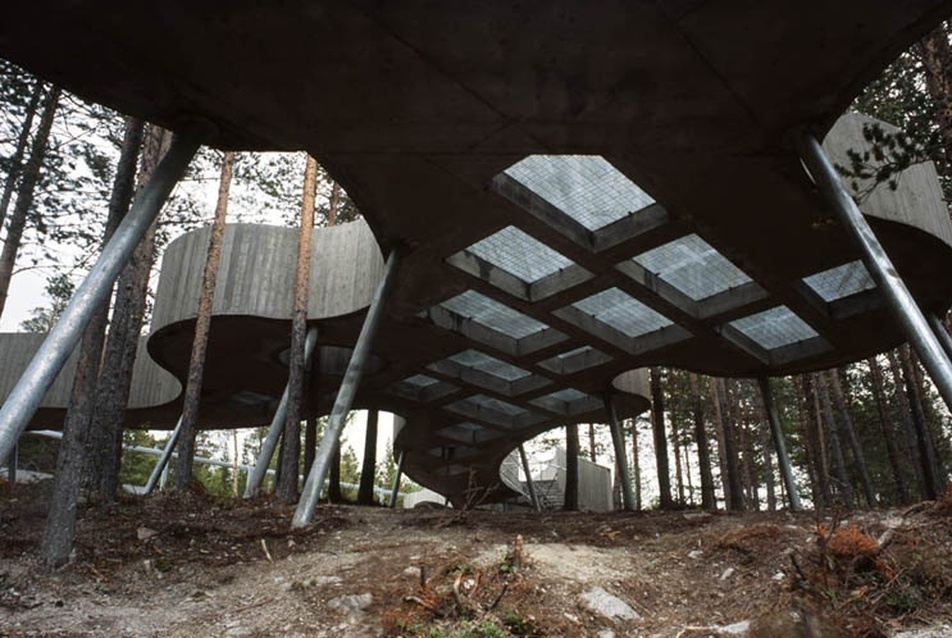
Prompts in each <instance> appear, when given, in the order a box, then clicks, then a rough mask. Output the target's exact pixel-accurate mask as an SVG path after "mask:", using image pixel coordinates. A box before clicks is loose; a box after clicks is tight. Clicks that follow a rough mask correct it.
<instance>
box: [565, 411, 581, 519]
mask: <svg viewBox="0 0 952 638" xmlns="http://www.w3.org/2000/svg"><path fill="white" fill-rule="evenodd" d="M580 453H581V449H580V446H579V441H578V424H576V423H571V424H569V425H566V426H565V498H564V500H563V501H562V509H564V510H566V511H569V512H574V511H577V510H578V457H579V454H580Z"/></svg>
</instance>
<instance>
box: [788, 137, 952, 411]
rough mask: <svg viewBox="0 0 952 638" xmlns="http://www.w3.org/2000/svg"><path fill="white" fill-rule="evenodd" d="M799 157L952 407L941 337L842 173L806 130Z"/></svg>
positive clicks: (950, 369) (951, 369) (950, 374)
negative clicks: (847, 231) (918, 303)
mask: <svg viewBox="0 0 952 638" xmlns="http://www.w3.org/2000/svg"><path fill="white" fill-rule="evenodd" d="M798 149H799V151H800V156H801V157H802V158H803V161H804V163H805V164H806V166H807V168H808V169H809V171H810V174H811V175H812V176H813V179H814V181H816V184H817V186H819V188H820V192H821V193H822V194H823V196H824V197H825V198H826V199H827V201H828V203H829V204H830V207H831V208H832V209H833V211H834V212H835V213H836V215H837V217H838V218H839V221H840V223H841V224H843V226H845V227H846V228H847V229H848V230H849V231H850V233H851V234H852V235H853V238H854V239H855V240H856V242H857V243H858V244H859V247H860V249H861V252H862V254H863V263H864V264H866V268H867V270H869V274H870V275H872V277H873V280H874V281H875V282H876V285H877V286H879V288H880V290H882V291H883V294H885V296H886V300H887V302H888V304H889V308H890V309H891V310H892V313H893V316H894V317H895V319H896V320H897V321H899V324H900V326H901V327H902V329H903V330H904V332H905V333H906V338H907V339H908V340H909V343H910V344H911V345H912V347H913V348H915V350H916V353H917V354H918V355H919V358H920V359H921V360H922V364H923V365H924V366H925V367H926V370H928V371H929V375H930V376H931V377H932V380H933V382H934V383H935V385H936V388H938V390H939V394H941V395H942V399H943V400H944V401H945V404H946V406H948V407H949V409H950V410H952V362H950V361H949V357H948V356H946V354H945V351H944V350H943V349H942V346H941V345H940V344H939V341H938V339H937V338H936V336H935V334H934V333H933V332H932V329H931V328H930V327H929V322H928V321H926V318H925V317H924V316H923V314H922V311H921V310H920V309H919V306H918V305H917V304H916V300H915V299H914V298H913V296H912V294H910V292H909V290H908V289H907V288H906V284H905V283H903V281H902V279H901V278H900V277H899V273H897V272H896V268H895V266H893V263H892V261H891V260H890V259H889V256H888V255H887V254H886V251H885V250H883V247H882V245H881V244H880V243H879V240H878V239H876V235H875V234H874V233H873V229H872V228H870V226H869V223H868V222H867V221H866V218H865V217H863V213H862V212H861V211H860V210H859V207H858V206H857V205H856V202H854V201H853V198H852V197H850V195H849V193H848V192H847V191H846V189H845V188H844V187H843V184H842V182H840V179H839V176H838V175H837V174H836V171H835V170H834V168H833V165H832V164H830V160H829V159H828V158H827V157H826V154H825V153H824V152H823V147H822V146H820V143H819V142H817V141H816V138H814V137H813V136H812V135H809V134H807V133H803V134H801V135H800V137H799V138H798Z"/></svg>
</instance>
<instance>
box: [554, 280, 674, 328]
mask: <svg viewBox="0 0 952 638" xmlns="http://www.w3.org/2000/svg"><path fill="white" fill-rule="evenodd" d="M572 307H573V308H575V309H577V310H579V311H581V312H583V313H585V314H587V315H590V316H591V317H593V318H594V319H596V320H597V321H599V322H601V323H603V324H605V325H607V326H610V327H612V328H614V329H615V330H617V331H618V332H620V333H622V334H623V335H625V336H626V337H632V338H634V337H639V336H641V335H643V334H647V333H649V332H654V331H655V330H660V329H661V328H665V327H667V326H670V325H672V324H673V322H672V321H671V320H670V319H668V318H667V317H665V316H664V315H662V314H661V313H658V312H655V311H654V310H652V309H651V308H649V307H648V306H646V305H645V304H643V303H641V302H640V301H638V300H637V299H635V298H634V297H632V296H631V295H628V294H626V293H624V292H622V291H621V290H619V289H618V288H609V289H608V290H603V291H602V292H600V293H598V294H595V295H592V296H591V297H587V298H586V299H582V300H581V301H577V302H575V303H574V304H572Z"/></svg>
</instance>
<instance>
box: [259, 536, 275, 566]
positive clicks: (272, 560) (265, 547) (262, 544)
mask: <svg viewBox="0 0 952 638" xmlns="http://www.w3.org/2000/svg"><path fill="white" fill-rule="evenodd" d="M261 549H263V550H264V556H265V558H267V559H268V562H269V563H273V562H274V558H272V556H271V552H269V551H268V544H267V543H266V542H265V540H264V539H263V538H262V539H261Z"/></svg>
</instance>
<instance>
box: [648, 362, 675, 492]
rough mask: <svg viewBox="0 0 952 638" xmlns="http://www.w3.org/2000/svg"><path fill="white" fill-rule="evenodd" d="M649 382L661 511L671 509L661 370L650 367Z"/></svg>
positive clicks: (669, 471) (669, 472) (656, 367)
mask: <svg viewBox="0 0 952 638" xmlns="http://www.w3.org/2000/svg"><path fill="white" fill-rule="evenodd" d="M649 376H650V380H651V431H652V433H653V435H654V449H655V463H656V465H657V468H658V489H659V490H660V492H661V502H660V505H661V509H663V510H666V509H671V508H672V506H673V505H674V503H673V502H672V500H671V470H670V468H669V466H668V437H667V435H666V433H665V431H664V396H663V395H662V393H661V368H659V367H658V366H652V367H651V369H650V371H649Z"/></svg>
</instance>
